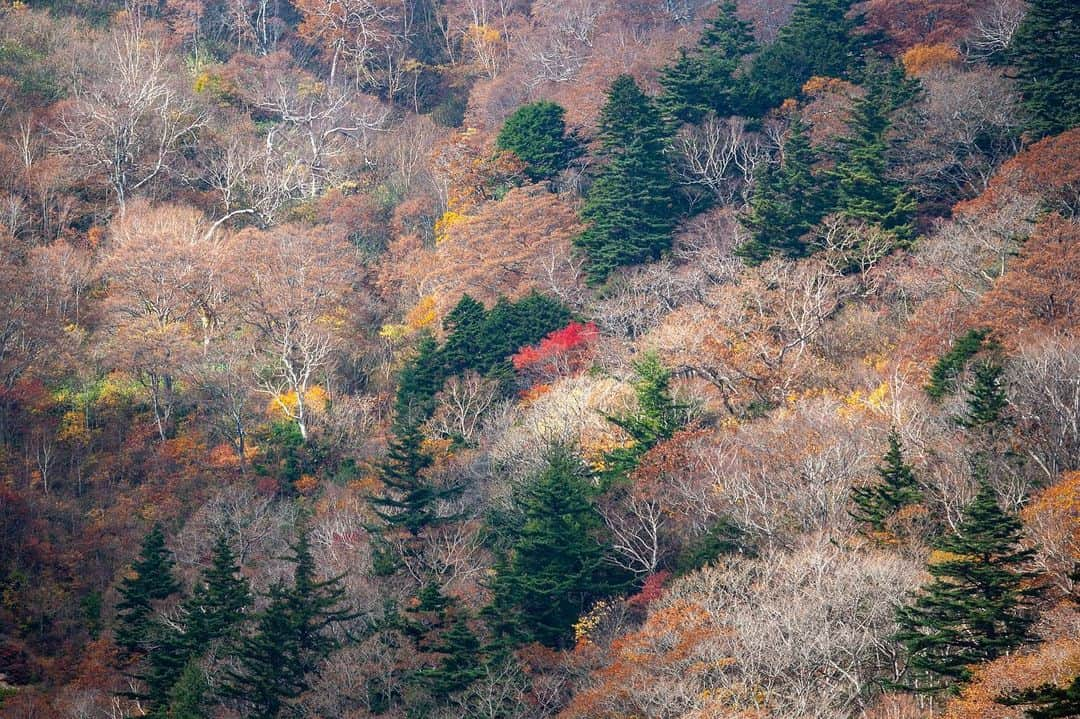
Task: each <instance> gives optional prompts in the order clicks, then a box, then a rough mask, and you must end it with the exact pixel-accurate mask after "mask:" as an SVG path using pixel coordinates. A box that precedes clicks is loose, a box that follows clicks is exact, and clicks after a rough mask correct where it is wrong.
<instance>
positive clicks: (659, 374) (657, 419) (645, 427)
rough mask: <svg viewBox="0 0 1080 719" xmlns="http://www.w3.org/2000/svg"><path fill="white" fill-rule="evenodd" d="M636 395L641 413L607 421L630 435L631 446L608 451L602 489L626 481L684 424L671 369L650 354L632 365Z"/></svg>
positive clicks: (608, 418)
mask: <svg viewBox="0 0 1080 719" xmlns="http://www.w3.org/2000/svg"><path fill="white" fill-rule="evenodd" d="M633 368H634V373H635V375H636V376H635V379H634V392H635V394H636V395H637V403H638V411H637V412H636V413H634V414H632V415H628V416H623V417H617V416H611V415H609V416H608V417H607V420H608V421H609V422H611V423H613V424H615V425H617V426H618V427H619V428H620V429H622V430H623V431H624V432H626V433H627V434H628V435H629V436H630V440H631V442H630V444H628V445H627V446H625V447H619V448H617V449H613V450H611V451H610V452H607V453H606V454H605V455H604V461H603V466H604V469H603V470H602V471H601V472H600V482H601V486H604V487H608V486H610V485H611V484H612V483H613V482H616V481H618V480H621V479H625V478H626V477H628V476H629V474H630V473H631V472H632V471H633V470H634V469H635V468H636V467H637V466H638V463H639V462H640V461H641V458H642V457H643V456H644V455H645V453H646V452H648V451H649V450H650V449H652V448H653V447H655V446H656V445H657V444H659V443H660V442H662V441H663V440H665V439H668V438H670V437H671V436H672V435H673V434H675V432H676V431H678V430H679V428H680V427H682V425H683V411H684V410H685V407H684V406H683V405H681V404H679V403H678V402H676V401H675V400H674V398H672V396H671V370H669V369H668V368H667V367H665V366H664V365H663V363H661V362H660V358H659V357H658V356H657V355H656V353H655V352H649V353H647V354H646V355H645V356H644V357H642V358H641V359H640V360H638V361H636V362H634V363H633Z"/></svg>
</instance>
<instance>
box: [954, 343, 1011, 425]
mask: <svg viewBox="0 0 1080 719" xmlns="http://www.w3.org/2000/svg"><path fill="white" fill-rule="evenodd" d="M1004 373H1005V370H1004V369H1003V368H1002V366H1001V365H1000V364H998V363H997V362H995V361H993V360H984V361H982V362H978V363H976V364H975V368H974V377H973V378H972V381H971V386H969V387H968V396H967V409H966V410H965V412H964V415H963V416H962V417H960V418H959V419H958V420H957V421H958V422H959V424H960V426H962V427H965V428H967V429H984V428H991V429H992V428H993V427H994V426H995V425H999V424H1002V423H1004V422H1006V421H1007V418H1005V417H1004V416H1003V415H1004V412H1005V408H1006V407H1008V405H1009V399H1008V397H1007V396H1006V395H1005V382H1004V378H1003V375H1004Z"/></svg>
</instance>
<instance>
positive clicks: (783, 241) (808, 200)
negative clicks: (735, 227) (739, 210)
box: [735, 118, 832, 265]
mask: <svg viewBox="0 0 1080 719" xmlns="http://www.w3.org/2000/svg"><path fill="white" fill-rule="evenodd" d="M817 161H818V158H817V155H816V154H815V153H814V150H813V148H812V147H811V146H810V140H809V138H808V137H807V136H806V128H805V126H804V125H803V124H802V121H801V120H799V119H798V118H795V119H794V120H793V121H792V123H791V127H790V129H789V132H788V137H787V140H786V142H785V143H784V148H783V153H782V159H781V161H780V162H779V163H770V164H768V165H766V167H765V170H764V172H763V174H762V176H761V178H760V179H759V180H758V181H757V184H756V185H755V186H754V193H753V196H752V197H751V199H750V210H749V212H748V213H746V214H745V215H744V216H743V217H742V218H741V221H742V223H743V225H745V226H746V228H747V229H748V230H749V231H750V233H751V237H750V239H749V240H747V241H746V242H744V243H743V244H741V245H739V247H737V248H736V251H735V252H736V254H737V255H738V256H739V257H741V258H742V259H743V261H744V262H746V263H747V264H750V265H757V264H760V263H762V262H764V261H765V260H767V259H769V258H770V257H771V256H773V255H777V254H778V255H780V256H782V257H787V258H792V259H794V258H799V257H805V256H807V255H808V254H810V252H811V249H810V245H809V243H808V242H807V240H806V235H807V233H809V232H810V230H811V229H812V228H813V227H814V226H815V225H816V224H817V223H818V222H820V221H821V218H822V217H823V216H824V215H825V213H826V212H827V211H828V208H829V206H830V205H831V202H832V198H831V193H830V192H829V187H828V185H827V184H826V183H823V182H822V181H821V180H820V179H819V178H818V177H817V176H816V175H815V174H814V172H813V167H814V165H815V164H816V163H817Z"/></svg>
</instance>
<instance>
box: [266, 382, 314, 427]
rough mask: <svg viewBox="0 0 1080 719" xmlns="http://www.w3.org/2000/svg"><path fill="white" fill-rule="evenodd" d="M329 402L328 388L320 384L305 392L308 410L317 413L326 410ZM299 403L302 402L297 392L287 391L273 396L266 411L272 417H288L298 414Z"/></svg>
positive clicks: (306, 408)
mask: <svg viewBox="0 0 1080 719" xmlns="http://www.w3.org/2000/svg"><path fill="white" fill-rule="evenodd" d="M328 402H329V396H328V395H327V394H326V390H325V389H323V388H322V387H320V386H319V385H314V386H312V387H309V388H308V389H307V391H306V392H304V409H305V411H307V412H314V413H316V414H318V413H320V412H323V411H325V410H326V405H327V403H328ZM299 405H300V402H299V401H298V400H297V394H296V392H286V393H285V394H280V395H277V396H276V397H273V398H271V400H270V402H269V403H267V405H266V413H267V414H268V415H270V416H271V417H276V418H278V419H287V418H291V417H295V416H296V411H297V409H298V407H299Z"/></svg>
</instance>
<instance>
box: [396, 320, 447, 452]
mask: <svg viewBox="0 0 1080 719" xmlns="http://www.w3.org/2000/svg"><path fill="white" fill-rule="evenodd" d="M445 381H446V371H445V367H444V364H443V359H442V358H441V357H440V356H439V345H438V343H437V342H436V341H435V337H434V336H432V334H431V333H430V332H428V331H427V330H424V331H422V332H421V334H420V340H419V342H417V346H416V354H415V355H414V356H413V357H412V359H410V360H409V361H408V362H406V363H405V366H404V367H403V368H402V370H401V373H400V374H399V375H398V386H397V394H396V396H395V398H394V417H395V419H394V422H395V430H394V431H395V432H397V431H399V430H400V429H402V428H405V427H408V426H411V425H414V424H418V423H420V422H423V421H424V420H426V419H427V418H428V417H430V416H431V414H432V412H434V411H435V395H436V394H437V393H438V392H439V390H440V389H442V386H443V382H445Z"/></svg>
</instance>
